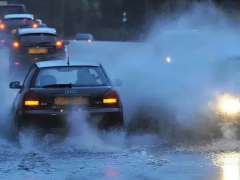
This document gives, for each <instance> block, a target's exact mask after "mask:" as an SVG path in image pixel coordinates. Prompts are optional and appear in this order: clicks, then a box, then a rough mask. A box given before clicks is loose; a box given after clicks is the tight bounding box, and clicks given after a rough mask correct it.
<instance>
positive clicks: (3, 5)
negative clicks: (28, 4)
mask: <svg viewBox="0 0 240 180" xmlns="http://www.w3.org/2000/svg"><path fill="white" fill-rule="evenodd" d="M5 6H22V7H25V5H23V4H2V5H0V7H5Z"/></svg>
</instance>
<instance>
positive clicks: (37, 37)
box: [20, 33, 58, 45]
mask: <svg viewBox="0 0 240 180" xmlns="http://www.w3.org/2000/svg"><path fill="white" fill-rule="evenodd" d="M57 39H58V38H57V37H56V36H55V35H53V34H44V33H36V34H35V33H34V34H24V35H21V37H20V43H21V44H22V45H29V44H37V43H40V42H49V44H55V42H56V41H57ZM49 44H47V45H49Z"/></svg>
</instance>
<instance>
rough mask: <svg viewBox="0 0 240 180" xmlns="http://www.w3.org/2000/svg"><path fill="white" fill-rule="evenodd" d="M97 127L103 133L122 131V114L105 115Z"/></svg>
mask: <svg viewBox="0 0 240 180" xmlns="http://www.w3.org/2000/svg"><path fill="white" fill-rule="evenodd" d="M98 127H99V129H103V130H105V131H115V130H124V117H123V113H122V112H120V113H118V114H109V115H108V114H107V115H105V116H104V117H103V119H102V121H100V123H99V125H98Z"/></svg>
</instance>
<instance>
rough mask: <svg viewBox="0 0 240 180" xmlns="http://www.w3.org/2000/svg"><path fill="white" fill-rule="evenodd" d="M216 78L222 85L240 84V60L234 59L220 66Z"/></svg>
mask: <svg viewBox="0 0 240 180" xmlns="http://www.w3.org/2000/svg"><path fill="white" fill-rule="evenodd" d="M216 78H217V80H218V82H220V83H228V84H229V83H233V84H240V59H233V60H229V61H227V62H226V61H225V62H221V63H220V64H218V65H217V69H216Z"/></svg>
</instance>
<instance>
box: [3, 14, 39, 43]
mask: <svg viewBox="0 0 240 180" xmlns="http://www.w3.org/2000/svg"><path fill="white" fill-rule="evenodd" d="M22 25H29V26H32V27H33V28H36V27H38V26H39V24H38V22H37V21H35V20H34V16H33V15H32V14H8V15H5V16H4V19H3V20H2V21H1V23H0V39H1V41H4V44H5V45H7V46H8V45H9V43H10V42H11V40H12V38H13V36H14V34H15V33H16V31H17V28H19V27H20V26H22Z"/></svg>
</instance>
